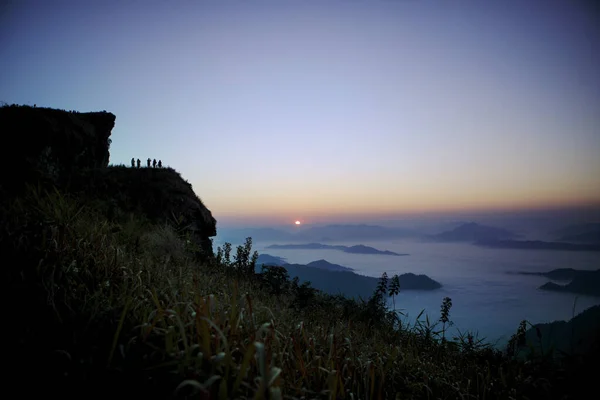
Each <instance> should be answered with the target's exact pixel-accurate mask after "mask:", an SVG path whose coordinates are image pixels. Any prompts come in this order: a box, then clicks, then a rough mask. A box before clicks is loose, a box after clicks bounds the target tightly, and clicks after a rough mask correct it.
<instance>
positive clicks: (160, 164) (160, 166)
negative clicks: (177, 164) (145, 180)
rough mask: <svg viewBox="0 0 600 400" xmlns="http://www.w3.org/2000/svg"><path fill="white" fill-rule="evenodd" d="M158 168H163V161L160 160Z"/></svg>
mask: <svg viewBox="0 0 600 400" xmlns="http://www.w3.org/2000/svg"><path fill="white" fill-rule="evenodd" d="M158 168H162V161H161V160H158Z"/></svg>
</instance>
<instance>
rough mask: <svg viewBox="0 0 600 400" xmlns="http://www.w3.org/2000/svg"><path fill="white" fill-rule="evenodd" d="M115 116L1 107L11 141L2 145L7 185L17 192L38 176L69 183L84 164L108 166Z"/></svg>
mask: <svg viewBox="0 0 600 400" xmlns="http://www.w3.org/2000/svg"><path fill="white" fill-rule="evenodd" d="M115 119H116V117H115V115H114V114H111V113H109V112H106V111H102V112H89V113H78V112H69V111H64V110H56V109H51V108H35V107H29V106H17V105H11V106H4V107H0V130H1V131H2V133H3V134H4V141H5V143H6V144H7V145H5V146H1V147H0V148H1V150H0V157H1V159H2V161H3V162H4V164H5V167H4V168H1V169H0V170H1V171H2V172H0V176H1V177H2V186H3V189H4V190H6V191H9V192H12V193H14V192H15V191H19V190H21V189H23V187H24V184H25V183H26V182H29V183H31V182H35V181H39V180H44V181H49V182H51V183H54V184H55V185H58V186H64V185H65V184H67V183H68V181H69V179H70V177H71V176H72V175H73V174H76V173H78V172H79V171H81V170H84V169H89V168H105V167H106V166H107V165H108V160H109V157H110V153H109V147H110V142H111V141H110V134H111V131H112V129H113V127H114V125H115ZM8 142H10V145H8ZM17 172H18V173H17Z"/></svg>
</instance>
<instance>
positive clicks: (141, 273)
mask: <svg viewBox="0 0 600 400" xmlns="http://www.w3.org/2000/svg"><path fill="white" fill-rule="evenodd" d="M82 114H83V113H82ZM87 114H89V115H87ZM87 114H86V115H80V113H74V112H67V111H62V110H49V109H44V108H32V107H19V106H9V107H3V108H1V109H0V128H1V129H2V132H6V133H7V134H10V135H17V136H20V135H22V136H23V137H19V138H16V139H15V140H17V141H18V142H19V143H20V144H18V145H17V147H16V150H15V151H14V154H12V155H11V154H9V153H10V152H11V151H10V149H7V147H9V146H5V147H3V148H2V152H3V154H4V155H5V156H6V157H7V159H8V160H10V161H11V162H15V164H14V166H15V167H14V168H13V169H12V170H11V171H6V170H5V171H3V172H2V173H3V174H4V175H3V180H2V187H1V189H2V198H1V200H2V201H1V203H0V254H2V257H3V258H4V260H3V268H1V272H0V273H1V280H0V285H1V286H0V292H1V293H2V296H3V300H4V304H5V305H6V307H4V312H3V317H4V318H3V323H4V327H5V329H4V330H3V333H4V339H5V340H4V343H5V347H4V349H3V351H4V352H3V355H4V358H3V360H4V361H5V364H6V368H5V370H4V379H5V381H6V382H7V383H8V386H7V389H6V392H7V393H8V396H9V397H16V398H60V399H81V398H86V399H87V398H92V399H96V398H98V399H106V398H125V399H137V398H143V399H169V400H175V399H192V398H194V399H249V398H253V399H284V398H285V399H308V398H311V399H352V398H354V399H366V398H368V399H395V398H403V399H436V398H470V399H483V398H485V399H497V400H500V399H509V398H513V399H525V398H527V399H568V398H582V396H583V395H584V393H587V392H589V391H590V390H591V389H592V388H593V387H594V385H595V380H594V378H593V376H592V375H591V374H590V373H589V371H591V370H592V368H593V367H595V366H596V365H597V357H596V356H594V355H592V356H587V355H585V354H583V355H582V356H581V357H580V358H578V359H577V360H575V361H573V362H572V363H570V364H568V365H566V364H560V363H559V362H558V363H557V362H554V361H553V360H549V359H548V358H547V357H540V356H537V355H532V356H531V359H530V360H528V362H522V361H520V360H519V359H518V358H517V357H516V354H515V351H514V349H513V348H507V349H506V351H497V350H494V349H492V348H490V346H487V345H486V344H485V343H480V342H478V341H476V340H474V336H473V335H472V334H471V333H468V332H465V333H464V336H463V337H461V338H449V337H448V336H447V335H446V333H445V328H446V327H447V326H448V324H450V323H451V322H452V312H453V311H452V310H451V308H452V302H451V299H450V298H448V297H446V298H444V299H440V303H441V304H442V307H441V312H440V318H439V319H437V318H436V317H435V316H432V319H431V320H430V319H429V318H427V319H426V320H418V321H417V322H416V323H415V324H414V325H404V324H402V323H401V322H400V321H399V320H398V318H397V315H396V314H395V313H393V312H391V311H390V310H388V309H387V308H386V297H387V296H390V297H392V300H394V299H395V296H397V295H398V293H399V291H402V290H404V289H403V284H402V283H400V287H399V288H398V287H397V286H396V285H395V283H396V282H395V280H394V279H393V278H391V279H387V277H386V276H385V275H383V276H382V277H381V278H380V279H379V280H378V282H377V284H376V287H375V289H374V291H373V292H372V293H371V295H370V296H369V297H368V298H367V299H365V300H364V301H355V300H352V299H349V298H347V297H344V296H340V295H335V296H334V295H329V294H327V293H324V292H323V291H319V290H316V289H315V288H314V287H311V285H309V284H307V283H306V282H300V281H299V280H298V279H290V277H289V276H288V274H287V271H286V270H285V268H282V267H270V268H267V270H266V271H265V272H264V273H261V274H257V273H256V272H255V268H256V262H257V259H258V254H257V253H255V252H253V251H252V240H251V239H247V240H246V242H245V244H243V245H241V246H238V247H237V248H235V249H234V248H233V247H232V246H231V245H230V244H229V243H225V244H224V245H223V247H219V248H217V249H216V252H213V251H212V248H210V251H209V248H208V242H209V241H210V237H211V236H212V235H214V233H215V231H216V222H215V220H214V218H212V215H211V213H210V211H209V210H208V209H207V208H206V207H205V206H204V205H203V204H202V202H201V201H200V199H199V198H198V197H197V195H196V194H195V193H194V191H193V190H192V187H191V186H190V185H189V183H187V182H185V180H183V178H181V176H180V175H179V174H178V173H177V172H176V171H175V170H171V169H164V170H161V169H150V168H148V169H145V168H141V169H138V168H130V167H124V166H112V167H109V166H108V161H109V160H108V158H107V157H108V156H109V146H110V140H109V137H110V130H111V129H112V125H111V124H112V123H114V121H115V117H114V115H112V114H110V113H105V112H102V113H87ZM26 144H28V145H26ZM21 170H22V171H23V174H22V175H21V174H19V172H20V171H21ZM11 174H13V177H12V178H11V177H10V175H11ZM16 176H20V177H22V178H19V179H17V178H16ZM4 178H6V179H7V180H4ZM303 268H310V267H303ZM310 269H313V270H317V271H319V269H318V268H310ZM328 273H331V274H345V273H346V272H328ZM371 279H373V278H371ZM373 283H375V281H373ZM433 318H436V319H435V320H433ZM5 397H6V396H5Z"/></svg>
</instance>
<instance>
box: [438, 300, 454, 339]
mask: <svg viewBox="0 0 600 400" xmlns="http://www.w3.org/2000/svg"><path fill="white" fill-rule="evenodd" d="M451 308H452V299H451V298H450V297H444V300H443V301H442V310H441V313H442V315H441V316H440V322H441V323H442V342H445V341H446V324H448V326H452V321H450V309H451Z"/></svg>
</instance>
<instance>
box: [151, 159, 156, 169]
mask: <svg viewBox="0 0 600 400" xmlns="http://www.w3.org/2000/svg"><path fill="white" fill-rule="evenodd" d="M152 168H156V158H155V159H154V160H153V161H152Z"/></svg>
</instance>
